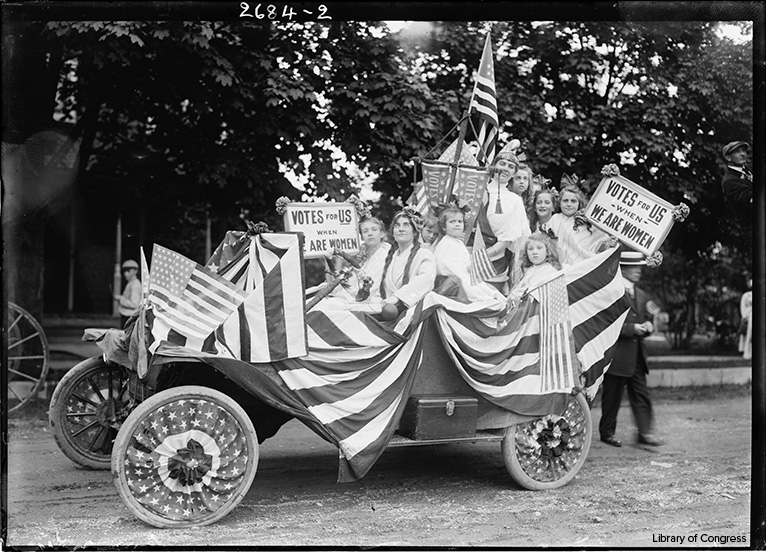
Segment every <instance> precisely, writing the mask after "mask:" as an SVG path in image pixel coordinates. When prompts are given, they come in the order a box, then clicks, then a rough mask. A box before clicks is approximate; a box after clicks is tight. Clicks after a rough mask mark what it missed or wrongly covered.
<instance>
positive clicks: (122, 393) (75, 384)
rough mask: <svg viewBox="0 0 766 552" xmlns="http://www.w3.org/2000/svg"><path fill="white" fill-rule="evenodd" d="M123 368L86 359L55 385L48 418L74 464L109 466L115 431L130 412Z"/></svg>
mask: <svg viewBox="0 0 766 552" xmlns="http://www.w3.org/2000/svg"><path fill="white" fill-rule="evenodd" d="M127 380H128V374H127V370H126V369H125V368H123V367H121V366H118V365H116V364H107V363H106V362H105V361H104V360H103V358H101V357H94V358H89V359H88V360H85V361H83V362H81V363H80V364H77V365H76V366H74V367H73V368H71V369H70V370H69V371H68V372H67V373H66V374H65V375H64V377H63V378H61V381H60V382H59V383H58V385H57V386H56V389H55V391H54V392H53V396H52V397H51V404H50V408H49V409H48V421H49V422H50V425H51V427H52V428H53V437H54V438H55V440H56V444H57V445H58V447H59V449H61V451H62V452H63V453H64V454H65V455H66V457H67V458H69V459H70V460H72V461H73V462H74V463H75V464H79V465H80V466H83V467H86V468H92V469H97V470H108V469H109V468H110V467H111V465H112V447H113V446H114V439H115V437H117V431H118V430H119V429H120V426H121V425H122V423H123V422H124V421H125V418H127V417H128V414H130V397H129V394H128V386H127Z"/></svg>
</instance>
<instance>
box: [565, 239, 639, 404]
mask: <svg viewBox="0 0 766 552" xmlns="http://www.w3.org/2000/svg"><path fill="white" fill-rule="evenodd" d="M619 261H620V250H619V248H612V249H607V250H606V251H603V252H601V253H599V254H597V255H595V256H593V257H590V258H588V259H585V260H583V261H580V262H578V263H575V264H573V265H571V266H569V267H565V268H564V274H565V275H566V281H567V292H568V295H569V317H570V319H571V321H572V333H573V334H574V340H575V349H576V351H577V358H578V359H580V363H581V364H582V366H583V374H584V375H585V382H584V383H585V391H586V394H587V395H588V397H589V398H591V399H592V398H593V397H595V396H596V392H597V391H598V388H599V386H600V385H601V380H602V379H603V376H604V373H605V372H606V371H607V370H608V369H609V365H610V364H611V363H612V357H613V356H614V348H615V347H616V345H617V338H618V337H619V336H620V331H621V330H622V324H623V322H624V321H625V318H627V316H628V310H629V309H630V301H629V299H628V296H627V294H626V293H625V286H624V284H623V282H622V275H621V273H620V264H619Z"/></svg>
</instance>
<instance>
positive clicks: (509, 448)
mask: <svg viewBox="0 0 766 552" xmlns="http://www.w3.org/2000/svg"><path fill="white" fill-rule="evenodd" d="M592 436H593V426H592V421H591V415H590V409H589V408H588V402H587V401H586V400H585V397H584V396H583V395H582V393H579V394H577V395H575V396H573V397H570V398H569V402H568V404H567V408H566V411H565V412H564V414H563V415H562V416H561V417H557V416H544V417H543V418H538V419H536V420H532V421H531V422H524V423H521V424H517V425H513V426H510V427H509V428H508V431H507V432H506V435H505V438H504V439H503V443H502V452H503V461H504V462H505V467H506V468H507V469H508V473H510V474H511V478H513V480H514V481H515V482H516V483H518V484H519V485H520V486H521V487H523V488H525V489H529V490H532V491H542V490H546V489H555V488H557V487H562V486H564V485H566V484H567V483H569V482H570V481H571V480H572V479H574V477H575V475H577V472H579V471H580V468H582V465H583V464H584V463H585V459H586V458H587V456H588V451H589V450H590V444H591V439H592Z"/></svg>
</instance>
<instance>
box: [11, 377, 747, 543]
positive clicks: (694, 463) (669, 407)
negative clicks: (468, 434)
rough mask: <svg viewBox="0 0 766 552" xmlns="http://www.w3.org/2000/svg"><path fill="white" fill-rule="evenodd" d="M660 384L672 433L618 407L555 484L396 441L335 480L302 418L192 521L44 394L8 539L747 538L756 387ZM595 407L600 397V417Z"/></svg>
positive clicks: (495, 454)
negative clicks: (565, 478) (653, 441)
mask: <svg viewBox="0 0 766 552" xmlns="http://www.w3.org/2000/svg"><path fill="white" fill-rule="evenodd" d="M654 398H655V408H656V411H657V419H658V421H659V423H660V427H661V431H660V433H661V435H662V437H663V438H664V439H665V440H666V441H667V444H666V445H665V446H662V447H660V448H655V449H652V448H650V447H640V446H638V445H635V444H631V437H632V436H633V433H634V432H635V426H634V425H633V424H632V421H631V419H630V414H629V409H628V408H627V405H624V406H623V410H622V411H621V418H620V420H619V421H618V432H619V434H620V435H619V436H620V437H621V438H622V439H623V441H624V442H625V443H626V444H625V445H624V446H623V447H622V448H620V449H617V448H613V447H609V446H607V445H605V444H603V443H601V442H600V441H598V440H597V439H595V438H594V442H593V447H592V448H591V451H590V454H589V456H588V460H587V462H586V464H585V466H584V467H583V469H582V471H581V472H580V474H579V475H578V477H577V478H576V479H575V480H574V481H573V482H572V483H571V484H569V485H568V486H566V487H563V488H561V489H558V490H555V491H550V492H531V491H524V490H521V489H519V488H517V487H515V486H514V484H513V483H512V482H511V480H510V477H509V476H508V474H507V473H506V471H505V468H504V466H503V462H502V458H501V455H500V450H499V445H498V444H497V443H494V444H493V443H483V444H462V445H441V446H432V447H410V448H398V449H390V450H388V451H386V452H385V453H384V454H383V456H382V457H381V458H380V460H379V461H378V463H377V464H376V465H375V466H374V467H373V469H372V470H371V472H370V473H369V474H368V475H367V476H366V477H365V478H364V479H363V480H361V481H358V482H356V483H351V484H343V485H339V484H336V483H335V478H336V471H337V451H336V449H335V448H334V447H333V446H331V445H329V444H327V443H325V442H324V441H322V440H321V439H319V438H318V437H316V436H315V435H314V434H313V433H312V432H310V431H309V430H307V429H306V428H304V427H303V426H302V425H301V424H300V423H298V422H296V421H293V422H290V423H289V424H288V425H286V426H285V427H283V428H282V429H281V430H280V432H279V433H278V434H277V435H276V436H275V437H274V438H272V439H270V440H267V441H266V442H265V443H264V444H263V445H262V447H261V458H260V463H259V466H258V473H257V476H256V479H255V482H254V483H253V486H252V487H251V489H250V491H249V493H248V495H247V496H246V497H245V499H244V500H243V501H242V503H241V504H240V505H239V506H238V507H237V508H236V509H235V510H234V511H233V512H232V513H230V514H229V515H228V516H227V517H226V518H224V519H223V520H221V521H220V522H218V523H217V524H215V525H213V526H210V527H204V528H197V529H185V530H161V529H155V528H153V527H149V526H147V525H145V524H144V523H142V522H140V521H139V520H138V519H136V518H135V517H134V516H133V515H132V514H131V512H130V511H129V510H128V509H127V508H126V507H125V506H124V505H123V504H122V502H121V501H120V499H119V497H118V495H117V491H116V490H115V488H114V486H113V484H112V477H111V474H110V473H109V472H99V471H90V470H85V469H81V468H78V467H76V466H75V465H74V464H72V463H71V462H70V461H69V460H68V459H67V458H66V457H65V456H64V455H63V454H62V453H61V452H60V451H59V450H58V448H57V447H56V444H55V443H54V441H53V437H52V435H51V432H50V431H49V429H48V428H47V423H46V421H45V418H44V412H43V409H42V408H40V409H37V411H34V410H33V411H31V412H27V413H24V412H22V413H21V415H20V416H15V417H13V418H11V419H10V420H9V423H8V425H9V447H8V472H7V473H8V491H7V492H8V503H7V504H8V518H7V522H8V527H7V541H6V543H5V544H6V545H8V546H11V547H13V546H22V545H44V546H51V545H52V546H67V547H74V546H83V545H87V546H119V545H135V546H146V545H153V546H185V547H194V546H199V545H212V546H217V545H220V546H232V545H260V546H288V545H307V546H341V545H342V546H355V547H356V546H358V547H366V546H405V547H406V546H457V547H463V546H485V547H500V546H518V547H541V546H552V547H556V546H574V547H593V546H596V547H598V546H604V547H639V548H647V547H653V546H663V547H667V546H676V545H679V546H684V547H701V548H711V547H713V546H720V545H724V541H727V542H726V543H725V545H727V546H737V547H743V546H748V545H749V542H750V541H749V525H750V523H749V519H750V512H749V508H750V498H749V497H750V462H751V456H750V442H751V434H750V432H751V423H750V417H751V397H750V390H749V388H742V387H732V388H725V389H701V390H700V389H698V390H667V389H662V390H660V389H657V390H654ZM600 416H601V413H600V410H599V408H598V406H597V405H596V406H595V407H594V411H593V419H594V426H595V424H596V423H597V421H598V419H599V418H600ZM681 538H683V539H684V540H683V542H680V539H681ZM690 538H692V539H694V540H691V541H690V540H689V539H690ZM731 539H736V540H734V542H731ZM740 539H744V541H743V540H740Z"/></svg>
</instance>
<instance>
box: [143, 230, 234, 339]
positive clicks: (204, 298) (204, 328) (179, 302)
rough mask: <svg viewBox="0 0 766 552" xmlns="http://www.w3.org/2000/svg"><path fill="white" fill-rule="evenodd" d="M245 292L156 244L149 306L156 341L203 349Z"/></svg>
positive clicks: (189, 260) (208, 270)
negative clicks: (206, 341)
mask: <svg viewBox="0 0 766 552" xmlns="http://www.w3.org/2000/svg"><path fill="white" fill-rule="evenodd" d="M245 297H246V294H245V292H244V291H242V290H239V289H237V288H236V287H235V286H234V285H232V284H231V283H230V282H229V281H227V280H225V279H224V278H221V277H220V276H217V275H216V274H215V273H213V272H212V271H211V270H210V269H207V268H205V267H203V266H201V265H198V264H197V263H195V262H194V261H192V260H191V259H187V258H186V257H184V256H183V255H180V254H179V253H176V252H175V251H171V250H170V249H167V248H165V247H162V246H160V245H157V244H155V245H154V251H153V255H152V267H151V283H150V285H149V304H150V305H151V308H152V312H153V315H154V320H153V323H152V335H153V337H154V339H155V340H156V341H160V340H163V339H165V340H169V341H171V342H174V343H176V344H178V345H182V346H186V347H189V348H194V349H200V350H201V349H202V344H203V343H204V341H205V340H206V339H207V338H208V337H209V336H210V334H212V332H213V330H215V329H216V328H217V327H218V326H219V325H220V324H222V323H223V322H224V320H226V319H227V318H228V317H229V315H231V313H233V312H234V311H235V310H236V308H237V307H238V306H239V305H241V304H242V302H243V301H244V300H245Z"/></svg>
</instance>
